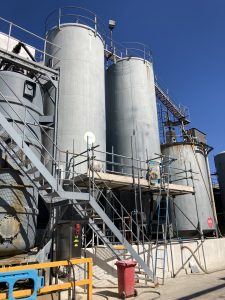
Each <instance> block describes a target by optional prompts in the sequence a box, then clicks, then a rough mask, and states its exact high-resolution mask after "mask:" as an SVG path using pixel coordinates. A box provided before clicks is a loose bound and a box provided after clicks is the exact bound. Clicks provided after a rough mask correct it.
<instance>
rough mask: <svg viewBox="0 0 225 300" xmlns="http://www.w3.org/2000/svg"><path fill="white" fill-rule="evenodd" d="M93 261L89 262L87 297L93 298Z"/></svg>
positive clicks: (89, 299) (90, 299)
mask: <svg viewBox="0 0 225 300" xmlns="http://www.w3.org/2000/svg"><path fill="white" fill-rule="evenodd" d="M92 267H93V266H92V261H89V262H88V279H89V284H88V290H87V299H88V300H92V276H93V268H92Z"/></svg>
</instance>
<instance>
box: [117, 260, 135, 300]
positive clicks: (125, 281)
mask: <svg viewBox="0 0 225 300" xmlns="http://www.w3.org/2000/svg"><path fill="white" fill-rule="evenodd" d="M115 264H116V266H117V274H118V291H119V297H120V298H122V299H125V298H126V297H130V296H134V295H135V294H136V291H135V289H134V279H135V278H134V277H135V266H136V264H137V263H136V261H133V260H119V261H117V262H116V263H115Z"/></svg>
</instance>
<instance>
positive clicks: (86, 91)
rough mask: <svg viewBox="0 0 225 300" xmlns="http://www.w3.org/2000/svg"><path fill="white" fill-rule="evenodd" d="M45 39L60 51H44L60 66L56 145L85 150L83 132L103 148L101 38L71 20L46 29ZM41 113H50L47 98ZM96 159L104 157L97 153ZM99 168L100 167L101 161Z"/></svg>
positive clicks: (81, 170)
mask: <svg viewBox="0 0 225 300" xmlns="http://www.w3.org/2000/svg"><path fill="white" fill-rule="evenodd" d="M47 39H48V41H50V42H52V43H54V44H56V45H58V46H59V47H61V49H60V50H59V48H58V47H54V46H48V48H47V52H48V53H50V54H51V55H56V56H57V57H58V58H59V59H60V62H58V63H56V65H54V68H60V83H59V105H58V136H57V142H58V147H59V148H60V150H62V151H69V152H71V153H73V151H74V152H75V153H77V154H78V153H81V152H83V151H85V150H86V149H87V142H86V141H85V138H84V135H85V133H86V132H92V133H93V134H94V136H95V144H96V145H100V147H99V150H101V151H105V147H106V137H105V84H104V44H103V41H102V39H101V37H100V36H99V34H95V31H94V29H92V28H90V27H87V26H84V25H81V24H75V23H74V24H63V25H61V26H60V29H58V28H54V29H53V30H51V31H49V32H48V34H47ZM46 64H48V59H47V60H46ZM45 112H46V114H48V115H51V114H53V113H54V107H53V105H52V103H51V101H49V99H46V102H45ZM73 140H74V149H73ZM64 158H65V157H64ZM99 158H100V159H103V160H104V159H105V157H104V155H100V154H99ZM60 159H61V158H60ZM83 159H85V158H83ZM64 160H65V159H64ZM78 162H79V159H77V160H75V164H76V163H78ZM100 168H103V169H104V164H103V165H102V166H100ZM76 172H78V173H84V172H87V164H85V163H84V164H82V165H79V166H77V167H76Z"/></svg>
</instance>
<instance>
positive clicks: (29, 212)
mask: <svg viewBox="0 0 225 300" xmlns="http://www.w3.org/2000/svg"><path fill="white" fill-rule="evenodd" d="M20 71H21V70H20ZM0 91H1V93H0V111H1V113H2V114H3V115H4V116H5V117H6V118H7V119H8V121H9V122H10V123H11V124H12V126H13V127H14V128H15V130H16V131H17V132H18V134H19V135H21V136H22V137H24V141H25V142H26V143H27V145H29V146H30V148H32V150H33V152H34V153H35V154H36V155H37V156H38V157H39V158H41V156H40V153H41V130H40V127H39V126H38V123H39V116H40V115H43V98H42V93H41V90H40V87H39V85H38V84H37V83H36V82H35V81H34V80H33V79H31V78H29V77H28V76H25V75H24V74H22V73H18V72H13V71H0ZM24 122H25V123H26V124H27V126H26V127H25V126H24ZM3 140H4V141H5V142H6V143H11V141H10V138H9V139H8V140H7V139H6V138H4V137H3ZM38 140H39V141H40V143H39V142H38ZM11 147H13V146H11ZM19 155H20V154H19ZM21 155H22V153H21ZM24 160H25V157H24ZM37 207H38V191H37V189H36V188H35V187H33V186H32V185H31V184H30V182H29V181H28V180H27V179H26V178H25V177H24V176H23V175H22V174H21V172H20V171H19V170H15V169H14V168H13V166H12V165H11V164H10V161H9V160H7V156H4V155H2V159H1V168H0V256H5V255H11V254H18V253H21V252H23V251H28V250H30V249H31V248H32V247H34V243H35V235H36V225H37V215H38V208H37Z"/></svg>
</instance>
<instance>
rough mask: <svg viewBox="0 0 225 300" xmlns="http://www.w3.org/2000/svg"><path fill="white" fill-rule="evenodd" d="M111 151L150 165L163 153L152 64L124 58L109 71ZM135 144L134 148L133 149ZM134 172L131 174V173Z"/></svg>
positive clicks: (108, 129)
mask: <svg viewBox="0 0 225 300" xmlns="http://www.w3.org/2000/svg"><path fill="white" fill-rule="evenodd" d="M106 110H107V114H106V115H107V150H108V151H109V152H111V150H112V146H113V147H114V152H115V153H117V154H120V155H125V156H130V157H131V156H132V152H133V157H134V158H137V159H140V160H143V161H146V160H147V158H148V159H150V158H154V157H156V154H155V153H160V142H159V130H158V119H157V108H156V96H155V86H154V74H153V67H152V64H151V63H150V62H148V61H144V60H142V59H139V58H124V59H122V60H119V61H117V62H116V63H115V64H112V65H111V66H109V68H108V69H107V71H106ZM131 140H132V147H131ZM127 172H131V170H130V169H129V170H127Z"/></svg>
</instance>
